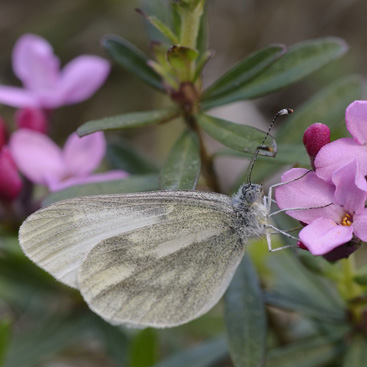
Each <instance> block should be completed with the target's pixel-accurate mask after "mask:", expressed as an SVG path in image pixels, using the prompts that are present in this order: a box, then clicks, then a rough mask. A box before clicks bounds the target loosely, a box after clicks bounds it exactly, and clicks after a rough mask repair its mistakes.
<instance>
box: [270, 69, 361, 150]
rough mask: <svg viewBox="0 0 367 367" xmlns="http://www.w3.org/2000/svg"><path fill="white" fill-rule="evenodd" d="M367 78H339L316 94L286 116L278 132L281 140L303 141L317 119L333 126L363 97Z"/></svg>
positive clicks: (288, 141) (278, 137) (286, 141)
mask: <svg viewBox="0 0 367 367" xmlns="http://www.w3.org/2000/svg"><path fill="white" fill-rule="evenodd" d="M365 86H366V81H365V80H364V79H363V78H362V77H360V76H355V75H353V76H347V77H343V78H341V79H338V80H336V81H335V82H334V83H332V84H330V85H328V86H327V87H326V88H324V89H322V90H321V91H320V92H318V93H317V94H315V95H314V96H313V97H312V98H311V99H310V100H309V101H307V102H306V103H305V104H304V105H302V106H301V107H299V108H297V109H296V110H295V112H294V114H292V115H291V116H289V118H287V119H286V120H284V123H282V125H281V126H280V129H279V130H278V133H277V142H280V143H292V144H294V143H299V144H302V138H303V132H304V131H305V130H306V129H307V127H308V126H309V125H311V124H313V123H314V122H322V123H324V124H326V125H328V126H329V127H330V128H331V129H332V130H333V129H334V128H337V127H338V125H340V121H342V120H344V114H345V109H346V107H347V106H348V104H349V103H351V102H352V101H354V100H356V99H360V98H363V91H364V89H365Z"/></svg>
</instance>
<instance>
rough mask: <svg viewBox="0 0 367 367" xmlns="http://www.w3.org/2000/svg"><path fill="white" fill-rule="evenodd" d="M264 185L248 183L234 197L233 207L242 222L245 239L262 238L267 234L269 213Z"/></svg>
mask: <svg viewBox="0 0 367 367" xmlns="http://www.w3.org/2000/svg"><path fill="white" fill-rule="evenodd" d="M263 198H264V192H263V189H262V185H258V184H253V183H246V184H243V185H242V186H241V187H240V188H239V190H238V192H237V193H236V194H235V195H233V197H232V205H233V208H234V210H235V212H236V214H237V218H238V219H239V220H240V222H241V229H242V232H243V237H244V238H245V239H246V240H247V239H248V238H249V237H256V236H261V235H262V234H263V233H264V232H265V227H266V223H267V211H266V207H265V205H264V203H263Z"/></svg>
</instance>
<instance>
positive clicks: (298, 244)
mask: <svg viewBox="0 0 367 367" xmlns="http://www.w3.org/2000/svg"><path fill="white" fill-rule="evenodd" d="M297 247H298V248H300V249H302V250H306V251H309V250H308V248H307V246H306V245H305V244H304V243H302V242H301V241H297Z"/></svg>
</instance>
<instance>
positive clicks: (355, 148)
mask: <svg viewBox="0 0 367 367" xmlns="http://www.w3.org/2000/svg"><path fill="white" fill-rule="evenodd" d="M345 120H346V127H347V129H348V131H349V132H350V134H351V135H352V138H342V139H338V140H336V141H333V142H330V131H329V128H328V127H327V126H326V125H323V124H314V125H312V126H310V127H309V128H308V129H307V130H306V132H305V134H304V139H303V141H304V144H305V147H306V150H307V152H308V154H309V156H310V160H311V166H312V168H313V171H308V170H306V169H303V168H294V169H291V170H289V171H287V172H285V173H284V174H283V176H282V182H283V183H286V182H289V183H286V184H284V185H282V186H279V187H278V188H277V189H276V193H275V196H276V201H277V204H278V206H279V207H280V208H281V209H288V208H289V209H291V208H298V209H296V210H287V211H286V213H287V214H288V215H289V216H291V217H293V218H295V219H297V220H299V221H300V222H302V224H305V227H304V228H303V229H302V230H301V231H300V233H299V238H300V240H301V243H300V244H299V245H300V247H302V248H306V249H308V250H309V251H310V252H311V253H312V254H313V255H324V256H325V257H326V258H327V259H328V260H331V261H334V260H337V259H339V258H343V257H347V256H349V255H350V254H351V253H352V252H353V251H355V250H356V249H357V248H358V245H359V244H360V243H361V242H365V241H367V209H366V208H365V203H366V199H367V182H366V179H365V176H366V175H367V146H366V145H367V101H354V102H353V103H351V104H350V105H349V106H348V108H347V109H346V113H345ZM302 208H304V209H302Z"/></svg>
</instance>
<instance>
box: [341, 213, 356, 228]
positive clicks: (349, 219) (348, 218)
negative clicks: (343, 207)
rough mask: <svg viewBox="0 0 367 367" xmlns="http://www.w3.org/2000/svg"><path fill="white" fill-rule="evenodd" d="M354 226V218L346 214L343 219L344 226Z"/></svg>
mask: <svg viewBox="0 0 367 367" xmlns="http://www.w3.org/2000/svg"><path fill="white" fill-rule="evenodd" d="M352 224H353V218H352V216H351V215H350V214H349V213H345V215H344V217H343V218H342V225H343V226H347V227H350V226H351V225H352Z"/></svg>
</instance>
